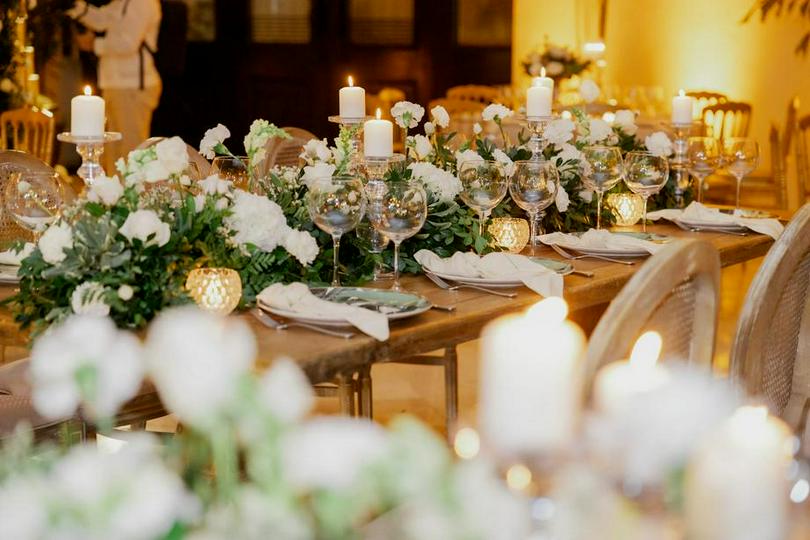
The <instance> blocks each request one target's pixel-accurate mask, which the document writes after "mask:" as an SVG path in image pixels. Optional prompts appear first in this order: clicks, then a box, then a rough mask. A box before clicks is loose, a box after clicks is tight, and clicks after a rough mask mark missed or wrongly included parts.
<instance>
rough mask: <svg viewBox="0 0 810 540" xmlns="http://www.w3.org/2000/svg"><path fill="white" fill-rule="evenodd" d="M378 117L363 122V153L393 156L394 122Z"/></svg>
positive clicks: (378, 113)
mask: <svg viewBox="0 0 810 540" xmlns="http://www.w3.org/2000/svg"><path fill="white" fill-rule="evenodd" d="M380 114H381V113H380V109H377V118H376V119H374V120H368V121H367V122H366V123H365V124H363V153H364V155H365V156H366V157H376V158H383V157H391V156H392V155H393V154H394V124H392V123H391V122H390V121H389V120H381V119H380Z"/></svg>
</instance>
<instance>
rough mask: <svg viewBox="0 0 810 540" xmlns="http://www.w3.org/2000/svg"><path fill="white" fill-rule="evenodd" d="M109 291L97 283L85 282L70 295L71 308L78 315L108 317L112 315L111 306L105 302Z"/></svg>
mask: <svg viewBox="0 0 810 540" xmlns="http://www.w3.org/2000/svg"><path fill="white" fill-rule="evenodd" d="M106 294H107V289H106V288H104V285H102V284H101V283H98V282H96V281H85V282H84V283H82V284H81V285H79V286H78V287H76V288H75V289H73V293H72V294H71V295H70V308H71V309H72V310H73V313H76V314H78V315H95V316H96V317H106V316H107V315H109V314H110V306H109V304H107V302H106V301H105V300H104V296H105V295H106Z"/></svg>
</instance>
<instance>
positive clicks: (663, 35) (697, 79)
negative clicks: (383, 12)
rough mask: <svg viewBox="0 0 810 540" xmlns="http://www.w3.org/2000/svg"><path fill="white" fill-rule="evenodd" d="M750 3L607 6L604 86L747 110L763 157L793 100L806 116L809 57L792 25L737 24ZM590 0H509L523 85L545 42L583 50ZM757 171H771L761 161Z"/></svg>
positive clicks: (649, 0) (615, 0)
mask: <svg viewBox="0 0 810 540" xmlns="http://www.w3.org/2000/svg"><path fill="white" fill-rule="evenodd" d="M753 3H754V0H608V14H607V28H606V39H605V41H606V44H607V50H606V60H607V62H608V65H607V68H606V73H605V75H606V83H608V84H616V85H621V86H631V85H648V86H652V85H657V86H662V87H663V88H664V89H665V90H666V92H667V93H668V94H671V93H674V92H675V91H677V89H678V88H681V87H683V88H687V89H695V90H697V89H706V90H709V89H714V90H719V91H721V92H724V93H726V94H728V95H729V97H730V98H731V99H734V100H739V101H747V102H750V103H751V104H752V105H753V108H754V109H753V118H752V120H753V125H752V131H751V135H752V136H754V137H756V138H757V139H758V140H759V141H760V144H761V145H762V146H763V149H764V150H767V148H766V147H767V142H768V129H769V127H770V124H771V123H772V122H778V123H779V124H780V125H781V124H783V123H784V117H785V110H786V108H787V103H788V101H789V100H790V99H791V97H792V96H794V95H798V96H799V97H800V98H801V99H802V103H803V104H804V108H803V113H804V114H807V113H810V56H809V57H808V58H807V59H802V58H801V57H797V56H795V55H794V54H793V48H794V47H795V45H796V43H797V42H798V41H799V38H800V37H801V35H802V33H803V29H804V27H803V25H802V24H801V23H800V22H799V21H798V20H797V19H795V18H785V19H773V20H770V21H768V22H767V23H764V24H762V23H760V22H759V21H758V20H757V21H754V22H750V23H748V24H745V25H742V24H740V20H741V19H742V17H743V16H744V15H745V13H746V12H747V10H748V8H749V7H750V6H751V5H752V4H753ZM595 4H596V2H594V1H593V0H515V1H514V17H513V20H514V32H513V54H512V57H513V70H512V74H513V76H512V79H513V82H514V83H515V84H519V85H524V86H525V85H526V84H527V78H525V76H524V75H523V72H522V68H521V66H520V59H521V58H522V57H523V56H524V55H525V54H526V52H527V51H528V50H529V49H530V48H532V47H535V46H537V45H541V44H542V43H543V39H544V36H545V35H548V36H549V39H550V40H551V41H554V42H558V43H562V44H566V45H569V46H572V47H581V41H582V40H583V39H585V38H584V37H583V35H584V34H586V33H588V31H587V30H585V31H583V18H587V19H589V20H595V19H596V17H593V16H592V15H591V16H589V15H590V13H591V12H592V11H593V10H594V9H595V7H594V6H595ZM763 161H765V163H763V167H762V169H763V172H764V170H767V169H769V166H768V163H767V159H765V160H763Z"/></svg>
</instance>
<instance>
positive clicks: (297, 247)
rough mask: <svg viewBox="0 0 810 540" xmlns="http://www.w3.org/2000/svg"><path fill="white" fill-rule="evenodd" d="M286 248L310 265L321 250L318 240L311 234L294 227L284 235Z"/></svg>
mask: <svg viewBox="0 0 810 540" xmlns="http://www.w3.org/2000/svg"><path fill="white" fill-rule="evenodd" d="M284 249H286V250H287V251H288V252H289V253H290V255H292V256H293V257H295V258H296V259H298V262H300V263H301V264H303V265H304V266H309V265H310V264H311V263H312V261H314V260H315V258H316V257H317V256H318V252H319V251H320V248H319V247H318V242H317V241H316V240H315V238H314V237H313V236H312V235H311V234H309V233H308V232H307V231H298V230H295V229H292V228H291V229H288V231H287V234H286V236H285V237H284Z"/></svg>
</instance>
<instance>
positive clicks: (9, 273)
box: [0, 264, 20, 284]
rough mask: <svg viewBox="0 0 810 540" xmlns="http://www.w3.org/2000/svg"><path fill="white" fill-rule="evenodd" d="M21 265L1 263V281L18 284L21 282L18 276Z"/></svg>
mask: <svg viewBox="0 0 810 540" xmlns="http://www.w3.org/2000/svg"><path fill="white" fill-rule="evenodd" d="M19 269H20V267H19V266H8V265H4V264H0V283H11V284H17V283H19V282H20V278H19V277H18V276H17V270H19Z"/></svg>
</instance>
